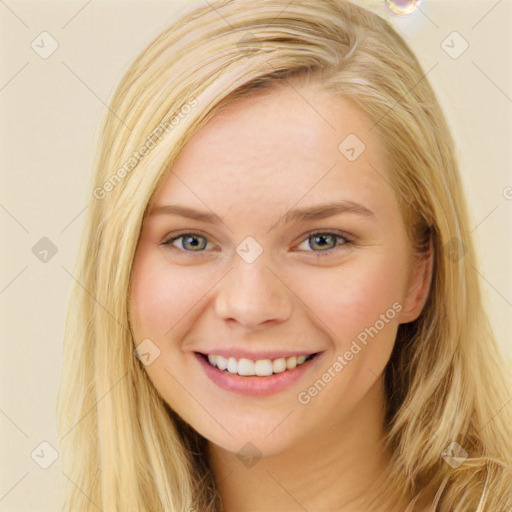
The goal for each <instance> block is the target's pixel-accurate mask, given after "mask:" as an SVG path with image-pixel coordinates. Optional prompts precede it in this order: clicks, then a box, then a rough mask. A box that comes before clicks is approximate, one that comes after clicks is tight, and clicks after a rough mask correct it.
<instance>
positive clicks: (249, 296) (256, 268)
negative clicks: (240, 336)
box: [215, 253, 293, 329]
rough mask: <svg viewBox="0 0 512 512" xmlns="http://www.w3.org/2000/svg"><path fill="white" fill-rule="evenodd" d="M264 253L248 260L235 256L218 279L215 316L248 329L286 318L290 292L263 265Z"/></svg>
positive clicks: (289, 303) (291, 298)
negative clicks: (248, 261)
mask: <svg viewBox="0 0 512 512" xmlns="http://www.w3.org/2000/svg"><path fill="white" fill-rule="evenodd" d="M264 254H265V253H263V254H262V255H261V256H260V257H259V258H258V259H256V261H253V262H252V263H247V262H246V261H244V260H243V259H242V258H240V257H239V256H238V255H236V256H235V261H234V267H233V268H232V270H231V271H230V272H229V273H228V274H227V275H226V277H225V278H224V279H223V280H222V281H221V283H220V287H219V291H218V293H217V297H216V301H215V310H216V314H217V317H218V318H220V319H221V320H224V321H230V322H232V323H233V322H237V323H239V324H241V325H243V326H244V327H247V328H251V329H257V328H258V327H260V326H263V325H264V324H265V325H266V324H269V323H281V322H283V321H285V320H287V319H288V318H290V315H291V313H292V309H293V292H292V291H291V290H290V289H289V288H288V286H287V284H285V282H283V281H284V280H282V278H280V276H279V277H278V276H277V275H276V274H277V272H276V271H274V270H273V269H272V270H271V269H270V268H269V267H268V266H267V261H266V259H265V258H264V257H263V255H264Z"/></svg>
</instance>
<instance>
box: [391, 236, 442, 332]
mask: <svg viewBox="0 0 512 512" xmlns="http://www.w3.org/2000/svg"><path fill="white" fill-rule="evenodd" d="M433 267H434V251H433V250H432V241H430V246H429V249H428V251H427V252H426V253H425V254H424V255H422V256H421V257H420V258H419V259H416V260H414V261H413V264H412V265H411V271H410V273H409V279H408V283H407V290H406V292H405V296H404V298H403V300H402V305H403V309H402V310H401V311H400V314H399V323H401V324H405V323H407V322H413V321H414V320H416V319H417V318H418V317H419V316H420V314H421V312H422V310H423V307H424V306H425V303H426V302H427V298H428V294H429V292H430V286H431V281H432V270H433Z"/></svg>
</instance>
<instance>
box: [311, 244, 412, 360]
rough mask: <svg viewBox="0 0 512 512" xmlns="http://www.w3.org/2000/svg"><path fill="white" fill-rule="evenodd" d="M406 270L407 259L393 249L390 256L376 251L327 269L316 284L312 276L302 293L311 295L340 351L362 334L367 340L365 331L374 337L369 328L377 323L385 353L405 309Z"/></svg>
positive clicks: (313, 303)
mask: <svg viewBox="0 0 512 512" xmlns="http://www.w3.org/2000/svg"><path fill="white" fill-rule="evenodd" d="M405 270H406V267H405V264H404V262H402V261H400V258H399V256H397V255H395V254H392V251H390V254H389V255H386V254H383V253H382V252H381V253H380V254H377V253H374V254H372V255H369V256H368V257H365V258H360V259H358V258H354V260H353V263H351V264H347V265H343V266H340V267H338V268H335V269H332V268H331V269H328V270H327V269H325V271H324V272H322V273H317V275H316V276H315V279H314V283H315V286H314V287H312V286H311V280H310V279H307V281H308V282H307V283H306V280H304V281H303V284H304V290H303V291H302V294H303V296H304V297H308V301H307V303H308V305H311V306H310V307H311V308H312V309H314V311H315V313H316V315H317V317H318V318H320V320H321V321H322V322H323V323H324V325H327V326H328V327H329V331H327V334H328V335H329V336H333V335H335V345H336V347H335V348H336V351H337V352H338V353H340V351H345V350H347V349H348V348H349V346H350V344H351V342H352V341H353V340H355V339H357V338H358V336H360V338H362V339H363V340H364V338H365V334H364V333H367V336H368V339H373V338H372V337H371V336H370V335H368V331H367V330H369V329H370V330H371V327H372V326H375V325H376V326H377V329H378V331H379V332H378V334H377V335H375V331H374V330H371V332H372V334H374V336H375V338H376V339H378V340H379V346H380V347H381V348H382V350H383V351H384V352H387V351H389V350H390V348H391V347H392V345H393V343H394V337H395V335H396V328H397V323H396V321H395V320H393V319H394V318H395V317H396V316H397V309H401V308H400V306H399V304H400V300H401V293H402V289H403V283H404V279H405V278H406V274H405ZM310 301H311V302H310ZM393 305H395V307H393ZM382 315H384V317H385V318H384V320H385V321H384V324H383V321H382V320H381V319H382ZM376 323H377V324H376ZM377 336H378V338H377ZM374 345H375V344H374ZM383 345H385V347H383ZM366 352H368V351H366ZM368 355H369V354H368Z"/></svg>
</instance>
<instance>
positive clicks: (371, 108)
mask: <svg viewBox="0 0 512 512" xmlns="http://www.w3.org/2000/svg"><path fill="white" fill-rule="evenodd" d="M209 4H210V5H203V4H201V6H193V7H192V8H189V9H188V10H187V11H186V12H184V13H182V14H181V16H180V17H179V18H178V19H177V20H176V21H175V22H173V24H172V25H171V26H169V27H167V28H166V29H165V30H164V31H163V32H162V33H161V34H160V35H158V36H157V37H156V38H155V39H154V40H153V41H152V42H151V43H150V44H149V45H148V46H147V48H145V49H144V51H143V52H142V53H141V54H140V56H138V58H137V59H136V60H135V61H134V62H133V64H132V65H131V66H130V68H129V69H128V71H127V72H126V74H125V75H124V77H123V78H122V80H121V82H120V84H119V85H118V87H117V89H116V91H115V93H114V95H113V97H112V99H111V101H110V103H109V110H108V112H106V115H105V119H104V122H103V125H102V131H101V137H100V140H99V142H98V153H97V155H96V159H95V172H94V175H93V176H92V181H91V184H90V190H89V193H90V196H89V206H88V209H87V217H86V219H85V224H84V231H83V233H82V239H81V245H80V249H79V258H78V260H77V264H76V266H75V268H74V269H73V272H72V275H73V279H74V288H73V289H72V295H71V299H70V303H69V309H68V316H67V320H66V330H65V343H64V354H63V373H62V377H61V386H60V389H59V396H58V404H57V407H58V409H57V412H58V431H59V436H60V443H61V451H62V453H63V472H64V475H65V477H66V481H67V483H68V488H67V490H66V499H65V504H64V508H63V510H66V511H73V512H78V511H80V512H82V511H83V512H85V511H96V510H97V509H98V508H99V509H101V510H103V511H105V512H114V511H116V512H127V511H151V512H156V511H159V510H166V511H170V512H178V511H179V512H183V511H188V510H196V511H198V512H218V511H220V510H222V504H221V501H220V499H219V496H218V493H217V491H216V485H215V479H214V477H213V473H212V470H211V467H210V466H209V462H208V457H207V443H206V440H205V439H204V438H203V437H202V436H200V435H199V434H198V433H197V432H195V431H194V430H193V429H192V428H191V427H190V426H189V425H187V424H186V423H185V422H184V421H182V420H181V419H180V418H179V417H178V416H177V414H176V413H174V411H173V410H172V409H171V408H170V407H169V406H168V405H167V404H166V403H165V402H164V401H163V399H162V398H161V397H160V396H159V394H158V393H157V391H156V390H155V388H154V387H153V385H152V383H151V381H150V380H149V378H148V376H147V374H146V372H145V370H144V365H143V364H142V362H141V361H140V360H139V359H138V358H137V357H136V356H135V355H134V348H135V346H136V344H137V343H138V342H140V341H141V340H134V338H133V336H132V329H131V324H130V303H129V297H130V277H131V268H132V261H133V258H134V254H135V251H136V248H137V243H138V237H139V234H140V230H141V226H142V222H143V220H144V216H145V214H146V212H147V208H148V205H149V204H150V202H151V200H152V198H153V197H154V196H155V194H156V192H157V191H158V189H159V187H160V185H161V184H162V183H163V180H164V179H165V178H166V176H167V175H168V173H169V172H172V170H171V169H172V165H173V162H174V161H175V159H176V157H177V156H178V154H179V153H180V151H181V149H182V148H183V147H184V145H185V144H186V142H187V141H188V140H189V139H190V137H191V136H192V135H193V134H194V133H195V132H196V131H197V130H198V129H199V128H200V127H202V126H204V125H205V123H207V122H208V121H209V120H210V119H211V118H212V117H213V116H214V115H215V114H216V113H218V112H219V111H220V110H221V109H222V108H224V107H226V106H227V105H229V104H230V103H232V102H234V101H236V100H237V99H241V98H244V97H245V96H248V95H251V94H256V93H257V92H258V91H262V90H271V88H272V87H274V86H276V85H278V84H280V85H287V84H291V83H292V80H293V79H294V78H296V77H309V78H312V79H313V78H314V79H318V80H320V82H321V83H322V84H323V86H324V87H325V88H326V89H328V90H330V91H332V92H333V93H334V94H337V95H339V97H340V98H341V97H343V98H345V99H347V100H349V101H351V102H352V103H353V104H354V105H355V106H356V107H357V108H358V109H359V110H360V112H361V113H362V114H364V115H365V116H366V117H367V118H368V119H370V120H371V122H372V128H371V129H372V130H375V133H376V134H377V135H378V136H379V137H380V138H381V140H382V141H383V143H384V146H385V147H386V150H387V154H388V158H389V164H390V165H389V167H390V171H391V178H390V180H391V183H390V184H391V185H392V186H393V188H394V191H395V195H396V198H397V201H398V202H399V205H400V209H401V213H402V215H403V218H404V221H405V222H406V226H407V234H408V237H409V239H410V241H411V244H412V245H411V246H412V248H413V251H414V254H415V256H416V257H418V258H421V257H423V256H425V255H426V254H430V255H431V256H432V261H433V268H432V277H431V288H430V293H429V296H428V299H427V302H426V304H425V306H424V308H423V310H422V312H421V314H420V316H419V317H418V318H417V319H416V320H415V321H414V322H410V323H407V324H401V325H400V326H399V329H398V334H397V338H396V342H395V346H394V349H393V353H392V355H391V358H390V360H389V362H388V364H387V366H386V368H385V374H384V378H385V388H386V397H387V402H386V422H387V431H386V432H387V437H386V443H387V445H388V446H389V447H391V449H392V460H391V461H390V466H389V470H388V472H387V476H388V477H387V480H386V482H385V486H384V491H383V492H382V494H381V495H380V498H379V499H380V501H379V503H378V504H377V503H376V504H375V506H376V507H381V508H379V510H383V509H385V507H386V506H389V504H390V503H394V502H397V501H404V500H405V503H408V506H407V512H410V511H412V510H413V508H414V506H415V505H417V504H419V503H427V504H428V505H429V508H428V510H429V511H432V512H434V511H439V512H469V511H471V512H475V511H476V512H498V511H501V510H505V508H506V506H507V505H508V506H510V503H507V500H508V499H510V494H509V493H510V489H511V488H512V476H511V471H512V470H511V468H512V442H511V432H510V429H511V425H512V413H511V408H510V404H509V407H507V401H508V400H509V399H510V398H509V395H508V393H507V387H508V390H510V389H511V386H510V374H509V373H508V372H507V369H506V368H505V363H504V359H503V357H502V355H501V354H500V351H499V347H498V345H497V343H496V340H495V337H494V334H493V331H492V329H491V326H490V324H489V321H488V318H487V315H486V313H485V310H484V306H483V302H482V297H481V289H480V283H479V277H478V272H477V269H478V268H479V266H480V264H479V262H478V261H477V256H476V253H475V250H474V244H473V240H472V238H471V233H470V230H469V225H470V224H469V221H470V218H469V214H468V210H467V205H466V199H465V196H464V192H463V187H462V184H461V180H460V176H459V169H458V163H457V157H456V151H455V147H454V143H453V140H452V137H451V135H450V132H449V128H448V126H447V123H446V121H445V117H444V115H443V113H442V111H441V109H440V106H439V103H438V101H437V99H436V97H435V94H434V92H433V90H432V88H431V86H430V84H429V82H428V79H427V77H426V73H425V72H424V71H423V69H422V68H421V66H420V64H419V62H418V60H417V59H416V57H415V56H414V54H413V53H412V52H411V50H410V49H409V47H408V46H407V44H406V43H405V42H404V40H403V39H402V38H401V37H400V36H399V35H398V34H397V33H396V31H394V29H393V28H392V27H391V26H390V24H389V23H388V22H387V21H385V20H384V19H382V18H381V17H379V16H378V15H377V14H375V13H373V12H372V11H370V10H368V9H364V8H362V7H360V6H358V5H355V4H353V3H350V2H348V1H346V0H321V1H317V2H311V1H309V0H294V1H293V2H289V1H288V0H217V1H212V2H210V3H209Z"/></svg>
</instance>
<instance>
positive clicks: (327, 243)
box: [302, 231, 350, 256]
mask: <svg viewBox="0 0 512 512" xmlns="http://www.w3.org/2000/svg"><path fill="white" fill-rule="evenodd" d="M339 240H341V243H338V242H339ZM302 243H308V244H309V247H312V248H313V247H315V246H316V247H319V248H320V250H319V251H315V250H313V251H312V252H315V253H317V255H318V256H323V255H324V254H332V253H333V251H334V250H335V248H336V247H339V246H340V245H346V244H349V243H350V240H349V239H348V238H346V237H344V236H342V235H339V234H338V233H333V232H330V231H326V232H323V231H317V232H316V233H312V234H310V235H309V236H308V237H307V238H306V239H305V240H304V242H302Z"/></svg>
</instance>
